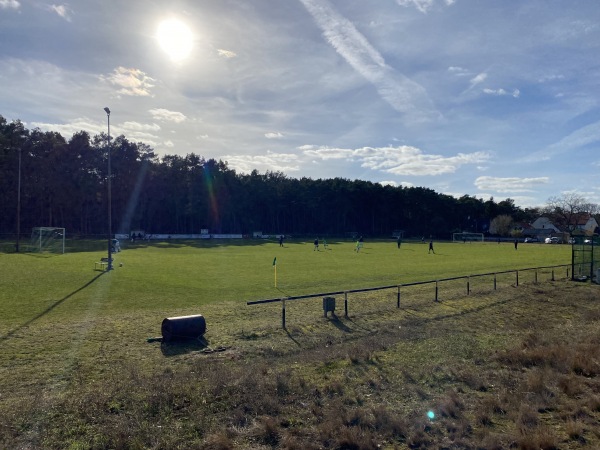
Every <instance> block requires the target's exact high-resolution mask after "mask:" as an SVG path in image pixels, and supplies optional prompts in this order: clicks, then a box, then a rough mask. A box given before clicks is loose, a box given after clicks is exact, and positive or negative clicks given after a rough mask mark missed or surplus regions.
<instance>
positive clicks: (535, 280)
mask: <svg viewBox="0 0 600 450" xmlns="http://www.w3.org/2000/svg"><path fill="white" fill-rule="evenodd" d="M533 280H534V281H533V283H534V284H537V269H535V276H534V278H533Z"/></svg>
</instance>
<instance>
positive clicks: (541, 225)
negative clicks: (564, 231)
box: [531, 216, 560, 234]
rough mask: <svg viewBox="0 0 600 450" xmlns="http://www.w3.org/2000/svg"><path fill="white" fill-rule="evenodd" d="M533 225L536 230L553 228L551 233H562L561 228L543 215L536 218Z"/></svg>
mask: <svg viewBox="0 0 600 450" xmlns="http://www.w3.org/2000/svg"><path fill="white" fill-rule="evenodd" d="M531 227H532V228H535V229H536V230H551V233H552V232H554V233H560V230H559V229H558V228H557V227H556V226H555V225H554V224H553V223H552V221H551V220H550V219H549V218H547V217H543V216H542V217H538V218H537V219H535V221H534V222H533V223H532V224H531ZM546 233H547V232H544V234H546Z"/></svg>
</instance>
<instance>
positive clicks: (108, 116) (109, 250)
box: [104, 106, 113, 270]
mask: <svg viewBox="0 0 600 450" xmlns="http://www.w3.org/2000/svg"><path fill="white" fill-rule="evenodd" d="M104 111H105V112H106V120H107V124H108V137H107V139H106V141H107V145H106V147H107V152H108V177H107V182H108V265H107V267H106V270H112V268H113V266H112V198H111V173H110V109H108V106H107V107H105V108H104Z"/></svg>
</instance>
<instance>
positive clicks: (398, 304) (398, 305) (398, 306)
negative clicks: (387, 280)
mask: <svg viewBox="0 0 600 450" xmlns="http://www.w3.org/2000/svg"><path fill="white" fill-rule="evenodd" d="M400 286H402V285H401V284H399V285H398V302H397V304H396V307H397V308H400Z"/></svg>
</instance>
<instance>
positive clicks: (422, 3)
mask: <svg viewBox="0 0 600 450" xmlns="http://www.w3.org/2000/svg"><path fill="white" fill-rule="evenodd" d="M455 1H456V0H442V1H441V2H440V3H444V4H445V5H446V6H450V5H453V4H454V3H455ZM396 3H398V4H399V5H400V6H414V7H415V8H417V9H418V10H419V11H421V12H422V13H427V12H428V11H429V10H430V9H431V8H432V7H433V6H434V5H435V4H436V0H396Z"/></svg>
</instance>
